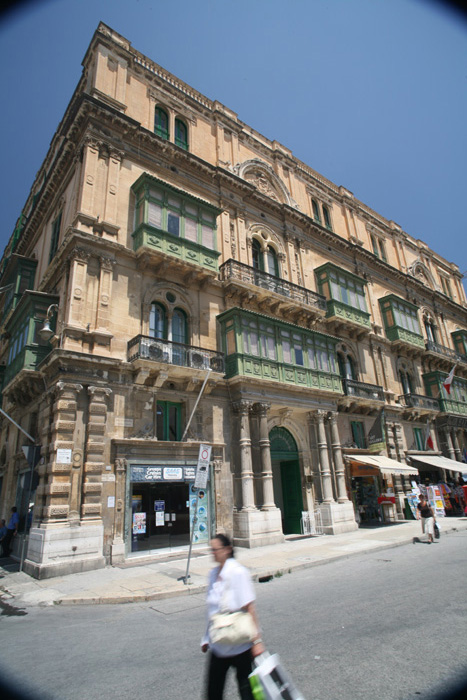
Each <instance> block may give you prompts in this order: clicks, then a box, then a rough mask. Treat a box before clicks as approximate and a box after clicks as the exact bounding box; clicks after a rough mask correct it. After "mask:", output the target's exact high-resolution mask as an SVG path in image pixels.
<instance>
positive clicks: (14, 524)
mask: <svg viewBox="0 0 467 700" xmlns="http://www.w3.org/2000/svg"><path fill="white" fill-rule="evenodd" d="M18 524H19V515H18V509H17V508H16V506H13V508H12V509H11V517H10V519H9V521H8V525H7V526H6V530H7V532H6V535H5V538H4V540H3V542H2V545H3V552H4V554H5V556H6V557H9V556H10V554H11V550H12V547H11V540H12V539H13V537H15V535H17V534H18Z"/></svg>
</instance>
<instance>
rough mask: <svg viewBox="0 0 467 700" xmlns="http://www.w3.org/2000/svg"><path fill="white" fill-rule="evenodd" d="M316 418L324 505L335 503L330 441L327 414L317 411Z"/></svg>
mask: <svg viewBox="0 0 467 700" xmlns="http://www.w3.org/2000/svg"><path fill="white" fill-rule="evenodd" d="M316 416H317V420H318V452H319V461H320V466H321V484H322V489H323V501H324V503H334V502H335V501H334V498H333V495H332V479H331V468H330V465H329V456H328V441H327V438H326V427H325V425H324V419H325V417H326V413H325V412H324V411H317V412H316Z"/></svg>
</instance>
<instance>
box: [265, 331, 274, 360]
mask: <svg viewBox="0 0 467 700" xmlns="http://www.w3.org/2000/svg"><path fill="white" fill-rule="evenodd" d="M261 347H262V352H261V354H262V356H263V357H267V358H268V359H269V360H275V359H277V358H276V343H275V340H274V337H271V336H268V335H263V334H261Z"/></svg>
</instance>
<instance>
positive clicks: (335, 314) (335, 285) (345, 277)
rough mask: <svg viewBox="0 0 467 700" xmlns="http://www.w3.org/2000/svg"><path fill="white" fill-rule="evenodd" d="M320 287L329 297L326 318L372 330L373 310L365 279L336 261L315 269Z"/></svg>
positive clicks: (336, 324)
mask: <svg viewBox="0 0 467 700" xmlns="http://www.w3.org/2000/svg"><path fill="white" fill-rule="evenodd" d="M315 275H316V280H317V283H318V290H319V292H320V294H323V296H324V297H325V298H326V300H327V312H326V318H328V319H329V320H330V321H333V322H334V325H335V328H334V331H333V332H336V333H338V329H339V326H342V325H344V326H346V325H347V326H348V325H351V326H354V327H357V328H361V329H364V330H367V331H369V330H370V328H371V321H370V314H369V313H368V307H367V303H366V295H365V288H366V281H365V280H364V279H362V278H361V277H358V276H357V275H354V274H353V273H352V272H349V271H347V270H344V269H342V268H340V267H338V266H337V265H334V264H333V263H325V264H324V265H321V267H318V268H316V270H315Z"/></svg>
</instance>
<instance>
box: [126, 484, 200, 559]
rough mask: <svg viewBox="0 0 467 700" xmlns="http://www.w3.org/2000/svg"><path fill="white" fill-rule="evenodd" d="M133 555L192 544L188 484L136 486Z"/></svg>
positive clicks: (133, 502)
mask: <svg viewBox="0 0 467 700" xmlns="http://www.w3.org/2000/svg"><path fill="white" fill-rule="evenodd" d="M131 486H132V493H131V510H132V521H133V523H132V524H133V527H132V542H131V551H132V552H144V551H149V550H152V549H161V548H163V547H170V548H172V547H179V546H185V545H188V544H189V543H190V504H189V484H188V483H186V482H179V483H173V482H172V483H168V482H153V483H133V484H132V485H131Z"/></svg>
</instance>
